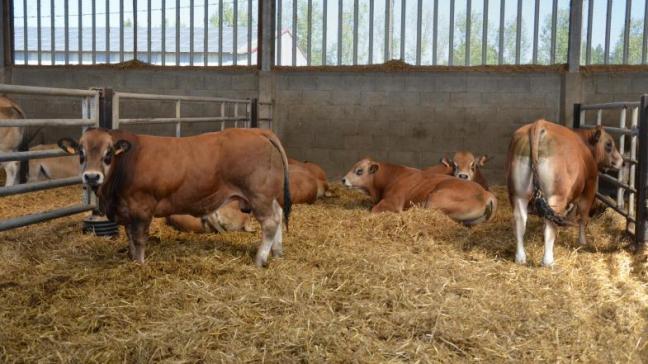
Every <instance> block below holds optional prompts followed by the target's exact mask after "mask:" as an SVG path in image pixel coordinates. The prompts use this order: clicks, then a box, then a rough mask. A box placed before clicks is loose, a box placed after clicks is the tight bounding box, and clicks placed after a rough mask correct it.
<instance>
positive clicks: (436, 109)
mask: <svg viewBox="0 0 648 364" xmlns="http://www.w3.org/2000/svg"><path fill="white" fill-rule="evenodd" d="M274 87H275V91H274V100H275V113H274V117H275V120H276V121H277V123H278V127H279V128H280V133H281V135H282V137H283V141H284V144H285V146H286V148H287V150H288V153H289V154H290V155H291V156H293V157H294V158H299V159H307V160H311V161H314V162H317V163H321V164H322V165H323V167H324V168H325V169H326V170H327V172H328V173H329V175H330V176H331V177H340V176H341V175H342V174H344V173H345V172H346V171H347V170H348V169H349V168H350V167H351V166H352V165H353V163H354V162H356V161H357V160H359V159H360V158H362V157H365V156H371V157H373V158H375V159H378V160H385V161H390V162H394V163H400V164H405V165H410V166H414V167H425V166H430V165H433V164H436V163H438V161H439V159H440V158H441V157H442V156H443V155H444V154H446V153H453V152H454V151H456V150H459V149H469V150H472V151H474V152H476V153H480V154H487V155H489V156H492V157H494V158H493V159H492V160H491V161H490V163H489V164H488V165H487V167H486V168H485V173H486V175H487V177H488V178H489V179H490V180H491V181H493V183H503V182H504V163H505V157H506V150H507V147H508V143H509V139H510V136H511V134H512V132H513V131H514V130H515V129H517V128H518V127H519V126H521V125H522V124H525V123H528V122H530V121H533V120H535V119H537V118H540V117H543V118H547V119H549V120H556V121H557V119H558V115H559V111H560V110H559V106H560V94H561V75H560V74H556V73H518V74H502V73H468V72H442V73H441V72H437V73H435V72H420V73H419V72H417V73H357V72H354V73H331V72H319V73H313V72H304V73H297V72H286V73H276V74H275V80H274Z"/></svg>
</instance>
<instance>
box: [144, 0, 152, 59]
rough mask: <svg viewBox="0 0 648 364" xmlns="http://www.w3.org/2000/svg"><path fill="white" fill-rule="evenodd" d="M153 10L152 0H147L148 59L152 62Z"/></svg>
mask: <svg viewBox="0 0 648 364" xmlns="http://www.w3.org/2000/svg"><path fill="white" fill-rule="evenodd" d="M151 13H152V11H151V0H148V1H147V4H146V18H147V25H146V59H147V60H148V63H149V64H151V63H153V60H152V59H151V57H152V55H151V17H152V14H151Z"/></svg>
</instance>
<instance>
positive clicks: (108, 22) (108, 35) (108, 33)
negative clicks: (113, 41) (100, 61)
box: [106, 0, 110, 63]
mask: <svg viewBox="0 0 648 364" xmlns="http://www.w3.org/2000/svg"><path fill="white" fill-rule="evenodd" d="M106 63H110V0H106Z"/></svg>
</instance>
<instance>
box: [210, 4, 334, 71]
mask: <svg viewBox="0 0 648 364" xmlns="http://www.w3.org/2000/svg"><path fill="white" fill-rule="evenodd" d="M276 1H277V65H279V66H281V65H282V64H281V50H282V46H281V36H282V35H283V34H282V33H283V29H282V28H283V25H282V19H281V18H282V17H283V0H276ZM219 2H220V4H221V7H222V6H223V0H219ZM324 4H326V0H325V1H324ZM221 14H222V12H221ZM324 29H326V22H324ZM325 33H326V32H325ZM221 38H222V35H221ZM325 38H326V37H325ZM221 53H222V52H221Z"/></svg>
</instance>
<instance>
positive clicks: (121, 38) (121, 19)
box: [119, 0, 124, 63]
mask: <svg viewBox="0 0 648 364" xmlns="http://www.w3.org/2000/svg"><path fill="white" fill-rule="evenodd" d="M119 62H120V63H122V62H124V0H119Z"/></svg>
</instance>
